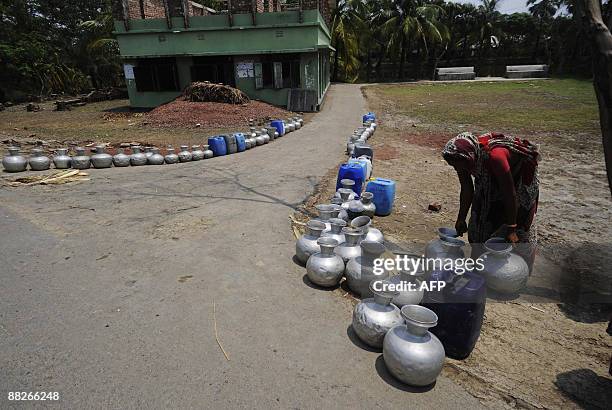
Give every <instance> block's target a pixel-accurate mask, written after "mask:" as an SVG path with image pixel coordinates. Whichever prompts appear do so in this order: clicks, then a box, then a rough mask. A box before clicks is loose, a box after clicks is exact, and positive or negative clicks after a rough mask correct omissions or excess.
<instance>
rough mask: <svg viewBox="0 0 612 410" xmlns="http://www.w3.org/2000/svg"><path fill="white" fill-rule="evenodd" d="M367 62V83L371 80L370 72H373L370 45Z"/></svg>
mask: <svg viewBox="0 0 612 410" xmlns="http://www.w3.org/2000/svg"><path fill="white" fill-rule="evenodd" d="M367 53H368V54H367V55H368V56H367V64H366V70H368V71H367V72H366V83H369V82H370V73H371V72H372V56H371V55H370V47H368V50H367Z"/></svg>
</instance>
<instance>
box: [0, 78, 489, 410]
mask: <svg viewBox="0 0 612 410" xmlns="http://www.w3.org/2000/svg"><path fill="white" fill-rule="evenodd" d="M363 110H364V101H363V99H362V96H361V93H360V91H359V87H358V86H349V85H346V86H345V85H338V86H333V87H332V88H331V91H330V94H329V97H328V99H327V102H326V104H325V107H324V109H323V111H322V112H321V113H320V114H318V116H317V118H316V119H315V120H314V121H312V122H311V123H310V124H309V125H308V127H306V128H304V129H302V130H300V131H299V132H296V133H294V134H289V135H288V136H286V137H284V138H283V139H281V140H280V141H276V142H274V143H272V144H270V145H268V146H265V147H260V148H258V149H256V150H251V151H247V152H245V153H241V154H239V155H232V156H228V157H221V158H215V159H212V160H209V161H203V162H196V163H190V164H183V165H176V166H164V167H159V168H157V167H141V168H127V169H108V170H91V171H90V175H91V182H86V183H81V184H78V185H63V186H54V187H41V186H39V187H30V188H8V187H6V186H2V187H1V188H0V232H1V236H0V238H1V239H0V244H1V246H0V260H1V261H2V263H1V264H0V279H1V281H2V286H1V287H0V312H1V313H0V335H1V337H0V368H1V369H2V372H1V373H0V392H1V393H2V398H1V399H0V402H1V403H3V404H4V406H2V407H5V406H6V402H5V400H6V393H7V392H8V391H16V390H19V391H58V392H59V393H60V396H61V400H60V405H61V407H64V408H65V407H70V408H85V407H113V408H119V407H153V408H162V407H173V408H176V407H181V408H184V407H197V408H211V407H214V408H237V407H266V408H272V407H273V408H330V407H333V408H335V407H352V408H374V407H383V408H405V407H406V406H407V405H409V406H410V407H411V408H458V407H463V408H478V407H479V406H480V404H479V402H478V401H477V400H476V399H475V398H473V397H472V396H471V395H469V394H468V393H467V392H466V391H465V390H464V389H463V388H462V387H460V386H458V385H457V384H455V383H453V382H452V381H450V380H449V379H448V378H446V377H441V378H440V379H439V380H438V382H437V384H436V386H435V387H434V388H433V389H432V390H429V391H426V392H415V391H413V390H411V389H408V388H405V387H402V386H400V385H398V384H397V383H395V382H394V381H393V380H392V379H390V377H389V376H388V374H387V373H386V372H385V370H384V366H383V363H382V359H381V355H380V353H376V352H369V351H365V350H363V349H361V348H359V347H357V346H356V345H355V344H353V343H352V342H351V339H350V338H349V337H348V336H347V328H348V327H349V324H350V310H351V307H352V305H351V304H350V303H349V302H348V301H346V300H344V299H342V298H338V297H337V296H336V295H334V294H332V293H330V292H324V291H321V290H315V289H313V288H310V287H308V286H307V285H306V284H305V283H304V282H303V276H304V273H305V272H304V269H303V268H302V267H299V266H297V265H295V264H294V263H293V261H292V256H293V254H294V241H295V240H294V238H293V236H292V234H291V230H290V228H289V226H290V225H289V219H288V216H289V214H291V213H292V212H293V210H294V208H295V207H296V206H297V205H299V204H300V203H301V202H302V201H303V200H304V199H305V198H307V197H308V195H309V194H310V193H311V192H312V191H313V189H314V187H315V185H316V184H317V182H318V181H319V180H320V178H321V177H322V176H323V174H325V172H326V171H327V170H328V169H329V168H331V167H333V166H335V165H336V164H337V161H338V158H339V157H340V156H341V153H342V151H343V149H344V145H343V144H344V141H345V136H346V135H347V134H348V133H350V132H351V131H352V129H353V128H354V127H356V126H357V125H358V123H359V116H360V114H361V113H362V112H363ZM6 177H7V175H6V174H5V175H2V178H3V179H5V178H6ZM213 305H214V306H215V309H216V313H215V315H216V326H217V330H218V337H219V341H220V342H221V344H222V345H223V347H224V349H225V350H226V352H227V354H228V356H229V359H230V360H229V361H228V360H226V358H225V357H224V355H223V353H222V352H221V350H220V349H219V346H218V345H217V341H216V340H215V331H214V322H213ZM58 407H59V406H58Z"/></svg>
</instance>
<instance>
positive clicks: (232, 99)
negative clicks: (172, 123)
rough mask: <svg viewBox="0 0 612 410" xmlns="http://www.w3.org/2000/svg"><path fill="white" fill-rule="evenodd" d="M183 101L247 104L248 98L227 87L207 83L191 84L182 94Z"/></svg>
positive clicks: (240, 92)
mask: <svg viewBox="0 0 612 410" xmlns="http://www.w3.org/2000/svg"><path fill="white" fill-rule="evenodd" d="M183 96H184V97H185V100H188V101H193V102H220V103H226V104H247V103H248V102H249V97H248V96H247V95H246V94H245V93H243V92H242V91H240V90H238V89H237V88H233V87H230V86H229V85H223V84H213V83H209V82H207V81H206V82H195V83H191V85H190V86H189V87H187V88H186V89H185V92H184V93H183Z"/></svg>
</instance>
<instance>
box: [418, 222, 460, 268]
mask: <svg viewBox="0 0 612 410" xmlns="http://www.w3.org/2000/svg"><path fill="white" fill-rule="evenodd" d="M464 246H465V242H464V241H462V240H461V239H459V238H457V231H455V230H454V229H452V228H438V237H437V238H435V239H432V240H431V241H429V243H428V244H427V246H426V247H425V257H426V258H428V259H439V260H440V261H441V262H442V263H443V262H444V261H445V260H446V259H450V260H453V261H454V260H456V259H463V258H464V257H465V252H464V251H463V247H464Z"/></svg>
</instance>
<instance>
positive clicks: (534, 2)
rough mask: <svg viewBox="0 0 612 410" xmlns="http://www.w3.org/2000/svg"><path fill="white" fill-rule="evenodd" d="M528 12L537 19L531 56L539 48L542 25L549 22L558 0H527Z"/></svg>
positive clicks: (555, 12)
mask: <svg viewBox="0 0 612 410" xmlns="http://www.w3.org/2000/svg"><path fill="white" fill-rule="evenodd" d="M527 5H528V6H529V12H530V13H531V14H532V15H533V16H534V17H535V18H537V19H538V32H537V34H536V42H535V45H534V47H533V58H535V57H536V56H537V54H538V50H539V49H540V39H541V38H542V34H543V31H544V25H545V24H546V25H548V24H550V21H551V20H552V19H553V17H554V16H555V14H557V10H559V6H560V2H559V0H539V1H538V0H527Z"/></svg>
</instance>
